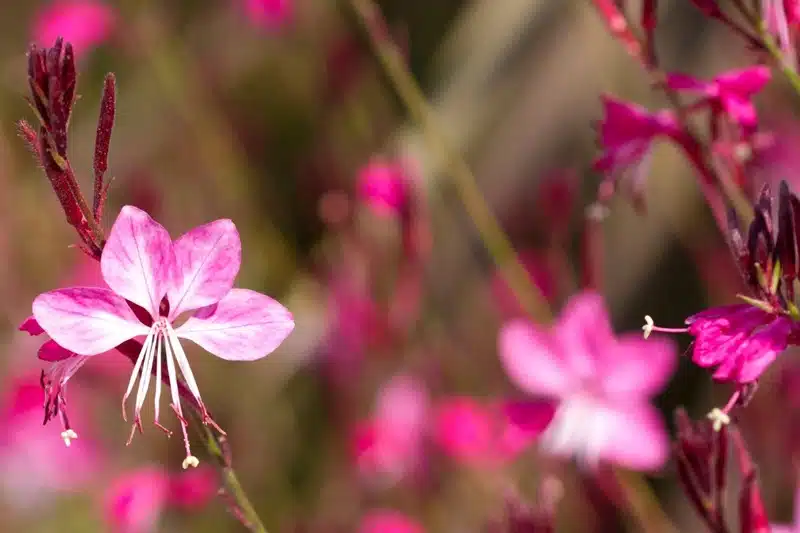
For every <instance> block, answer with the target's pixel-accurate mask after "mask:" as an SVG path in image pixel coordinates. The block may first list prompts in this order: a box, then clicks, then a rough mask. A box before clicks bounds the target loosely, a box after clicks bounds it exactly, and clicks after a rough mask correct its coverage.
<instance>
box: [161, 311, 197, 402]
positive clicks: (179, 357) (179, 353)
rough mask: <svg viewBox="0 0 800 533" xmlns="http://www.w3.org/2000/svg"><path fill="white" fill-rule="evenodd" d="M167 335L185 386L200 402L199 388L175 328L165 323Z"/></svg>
mask: <svg viewBox="0 0 800 533" xmlns="http://www.w3.org/2000/svg"><path fill="white" fill-rule="evenodd" d="M167 335H168V341H169V342H170V343H172V348H173V350H175V360H176V361H177V362H178V367H180V369H181V374H183V378H184V379H185V380H186V386H187V387H189V390H190V391H191V392H192V394H193V395H194V397H195V398H196V399H197V401H198V402H200V401H201V400H200V389H199V387H198V386H197V381H195V379H194V374H192V369H191V367H190V366H189V359H188V358H187V357H186V352H185V351H183V346H181V342H180V340H179V339H178V336H177V335H176V334H175V330H173V329H172V326H170V325H169V324H167Z"/></svg>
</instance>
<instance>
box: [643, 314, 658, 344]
mask: <svg viewBox="0 0 800 533" xmlns="http://www.w3.org/2000/svg"><path fill="white" fill-rule="evenodd" d="M655 326H656V325H655V322H653V318H652V317H651V316H650V315H644V326H642V331H644V338H645V339H646V338H648V337H649V336H650V334H651V333H653V328H654V327H655Z"/></svg>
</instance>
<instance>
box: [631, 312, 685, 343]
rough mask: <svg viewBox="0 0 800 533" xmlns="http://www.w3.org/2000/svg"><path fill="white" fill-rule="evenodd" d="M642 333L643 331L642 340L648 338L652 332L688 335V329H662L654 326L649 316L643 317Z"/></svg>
mask: <svg viewBox="0 0 800 533" xmlns="http://www.w3.org/2000/svg"><path fill="white" fill-rule="evenodd" d="M642 331H644V338H645V339H646V338H648V337H650V335H651V334H652V333H653V332H654V331H655V332H657V333H688V331H689V328H662V327H660V326H656V325H655V323H654V322H653V318H652V317H651V316H650V315H645V316H644V326H642Z"/></svg>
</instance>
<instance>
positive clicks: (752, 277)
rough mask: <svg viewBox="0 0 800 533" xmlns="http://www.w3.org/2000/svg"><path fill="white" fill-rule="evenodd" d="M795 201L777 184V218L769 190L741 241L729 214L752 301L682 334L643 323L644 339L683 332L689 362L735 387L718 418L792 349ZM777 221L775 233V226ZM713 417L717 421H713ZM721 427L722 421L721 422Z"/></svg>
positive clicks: (691, 321)
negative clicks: (690, 345) (691, 340)
mask: <svg viewBox="0 0 800 533" xmlns="http://www.w3.org/2000/svg"><path fill="white" fill-rule="evenodd" d="M798 216H800V200H798V198H797V197H796V196H795V195H794V194H792V193H791V192H790V191H789V186H788V185H787V184H786V182H782V183H781V187H780V195H779V198H778V208H777V213H775V212H774V210H773V198H772V195H771V192H770V188H769V185H765V186H764V188H763V190H762V192H761V194H760V196H759V199H758V202H757V203H756V206H755V208H754V219H753V222H752V223H751V224H750V228H749V231H748V235H747V240H746V241H745V239H744V236H743V235H742V232H741V229H740V228H739V222H738V219H737V218H736V216H735V214H734V213H731V220H730V229H729V245H730V248H731V250H732V252H733V254H734V257H735V259H736V262H737V264H738V266H739V270H740V273H741V274H742V277H743V279H744V281H745V284H746V285H747V287H748V288H749V289H750V290H751V292H752V296H742V295H740V298H741V299H742V300H743V302H742V303H740V304H734V305H727V306H722V307H715V308H711V309H708V310H706V311H702V312H700V313H697V314H695V315H692V316H690V317H689V318H687V319H686V324H687V326H688V327H687V328H684V329H677V328H660V327H656V326H655V325H654V324H653V320H652V319H651V318H650V317H645V320H646V322H647V324H646V325H645V326H644V331H645V337H647V335H649V334H650V332H652V331H660V332H663V333H680V332H687V333H689V334H690V335H692V336H693V337H694V338H695V340H694V344H693V348H692V360H693V361H694V362H695V363H696V364H698V365H700V366H702V367H705V368H709V367H716V370H715V371H714V374H713V377H714V379H715V380H717V381H731V382H734V383H736V384H738V385H739V386H740V389H739V390H737V393H736V394H735V395H734V397H733V398H732V400H731V402H730V403H729V406H727V407H726V408H725V409H724V410H723V411H722V412H721V413H717V415H720V414H721V415H727V412H728V410H729V409H730V408H731V407H733V405H734V404H735V403H736V402H737V401H738V400H739V399H740V395H739V393H740V392H744V391H743V389H741V387H742V386H745V385H748V384H751V383H753V382H755V381H756V380H757V379H758V378H759V376H760V375H761V374H762V373H763V372H764V370H765V369H766V368H767V367H768V366H769V365H770V364H771V363H772V362H773V361H774V360H775V358H776V357H777V356H778V354H780V353H781V352H782V351H783V350H785V349H786V347H787V346H788V345H789V344H797V342H798V341H797V335H798V329H797V322H796V321H797V319H798V318H800V313H799V312H798V310H797V307H796V306H795V304H794V302H793V299H794V289H793V283H794V280H795V279H796V278H797V275H798V266H799V265H800V262H799V261H798V247H797V236H796V231H797V227H798V226H797V225H796V224H797V220H798V218H797V217H798ZM775 221H777V227H776V224H775ZM715 416H716V415H715ZM721 420H722V421H723V422H725V421H726V420H727V419H726V417H725V416H723V417H722V419H721Z"/></svg>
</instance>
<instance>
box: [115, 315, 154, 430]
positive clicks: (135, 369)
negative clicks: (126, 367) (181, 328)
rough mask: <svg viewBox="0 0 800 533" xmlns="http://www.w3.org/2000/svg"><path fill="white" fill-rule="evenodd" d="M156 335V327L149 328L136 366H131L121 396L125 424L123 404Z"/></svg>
mask: <svg viewBox="0 0 800 533" xmlns="http://www.w3.org/2000/svg"><path fill="white" fill-rule="evenodd" d="M155 333H156V327H155V325H153V327H151V328H150V332H149V333H148V334H147V338H146V339H145V341H144V344H143V345H142V350H141V351H140V352H139V356H138V357H137V358H136V364H134V365H133V371H132V372H131V379H130V381H128V388H127V390H126V391H125V394H124V395H123V396H122V419H123V420H124V421H125V422H127V421H128V413H127V412H126V410H125V402H126V401H127V400H128V397H129V396H130V395H131V391H132V390H133V385H134V383H136V378H137V377H139V371H140V369H141V368H142V363H143V361H144V359H145V358H146V355H147V352H148V351H149V350H150V345H151V344H152V343H153V336H154V335H155Z"/></svg>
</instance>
